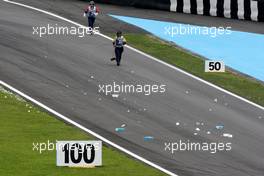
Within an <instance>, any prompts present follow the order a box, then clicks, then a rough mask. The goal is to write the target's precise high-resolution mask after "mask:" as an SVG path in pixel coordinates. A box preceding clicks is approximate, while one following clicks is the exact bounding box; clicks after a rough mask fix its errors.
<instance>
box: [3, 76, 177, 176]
mask: <svg viewBox="0 0 264 176" xmlns="http://www.w3.org/2000/svg"><path fill="white" fill-rule="evenodd" d="M0 85H2V86H3V87H5V88H7V89H9V90H11V91H12V92H15V93H16V94H18V95H20V96H21V97H23V98H25V99H27V100H29V101H30V102H32V103H34V104H36V105H38V106H39V107H41V108H43V109H45V110H46V111H48V112H50V113H52V114H54V115H55V116H57V117H59V118H61V119H62V120H64V121H65V122H68V123H70V124H72V125H74V126H76V127H78V128H79V129H81V130H83V131H85V132H87V133H89V134H91V135H93V136H94V137H96V138H98V139H99V140H102V141H103V142H105V143H107V144H109V145H111V146H112V147H114V148H117V149H118V150H120V151H122V152H124V153H126V154H128V155H130V156H132V157H134V158H136V159H138V160H139V161H142V162H144V163H146V164H148V165H149V166H152V167H154V168H156V169H158V170H160V171H162V172H164V173H166V174H168V175H170V176H178V175H176V174H174V173H172V172H171V171H168V170H166V169H164V168H162V167H160V166H158V165H157V164H154V163H152V162H151V161H149V160H147V159H145V158H143V157H141V156H139V155H137V154H135V153H133V152H131V151H129V150H127V149H125V148H123V147H121V146H119V145H117V144H115V143H113V142H111V141H110V140H108V139H106V138H104V137H103V136H101V135H99V134H97V133H95V132H93V131H91V130H89V129H87V128H86V127H84V126H82V125H80V124H79V123H76V122H75V121H73V120H71V119H70V118H68V117H66V116H64V115H62V114H60V113H58V112H57V111H55V110H53V109H51V108H49V107H48V106H46V105H44V104H42V103H40V102H39V101H37V100H35V99H34V98H32V97H30V96H28V95H26V94H24V93H23V92H21V91H19V90H17V89H16V88H14V87H12V86H11V85H9V84H7V83H5V82H3V81H1V80H0Z"/></svg>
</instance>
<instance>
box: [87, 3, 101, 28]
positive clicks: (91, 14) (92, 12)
mask: <svg viewBox="0 0 264 176" xmlns="http://www.w3.org/2000/svg"><path fill="white" fill-rule="evenodd" d="M98 13H99V9H98V7H97V6H95V3H94V1H90V3H89V6H88V7H87V8H86V9H85V10H84V16H86V17H87V18H88V27H89V30H93V28H94V23H95V18H96V16H97V15H98Z"/></svg>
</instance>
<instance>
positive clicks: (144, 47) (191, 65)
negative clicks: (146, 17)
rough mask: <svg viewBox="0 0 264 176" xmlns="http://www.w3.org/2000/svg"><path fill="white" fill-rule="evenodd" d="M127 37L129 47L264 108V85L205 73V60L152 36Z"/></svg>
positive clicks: (237, 76)
mask: <svg viewBox="0 0 264 176" xmlns="http://www.w3.org/2000/svg"><path fill="white" fill-rule="evenodd" d="M125 37H126V39H127V41H128V43H129V45H131V46H133V47H135V48H137V49H139V50H141V51H143V52H145V53H148V54H150V55H152V56H154V57H156V58H158V59H160V60H163V61H165V62H167V63H169V64H171V65H175V66H177V67H179V68H181V69H183V70H185V71H187V72H189V73H191V74H193V75H196V76H198V77H200V78H202V79H204V80H207V81H209V82H211V83H213V84H215V85H218V86H219V87H222V88H224V89H226V90H229V91H230V92H233V93H235V94H237V95H240V96H242V97H244V98H246V99H248V100H251V101H253V102H255V103H257V104H260V105H262V106H264V85H263V84H262V83H260V82H258V81H256V80H253V79H251V78H248V77H246V76H243V75H239V74H236V73H233V72H231V71H227V72H225V73H205V72H204V60H203V59H202V58H200V57H198V56H194V55H192V54H190V53H188V52H186V51H183V50H182V49H179V48H177V47H175V46H174V45H171V44H169V43H166V42H163V41H161V40H159V39H157V38H155V37H153V36H151V35H147V34H127V35H125ZM252 54H254V53H252Z"/></svg>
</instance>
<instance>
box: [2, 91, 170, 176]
mask: <svg viewBox="0 0 264 176" xmlns="http://www.w3.org/2000/svg"><path fill="white" fill-rule="evenodd" d="M89 139H92V137H90V136H88V135H87V134H86V133H84V132H83V131H80V130H79V129H77V128H75V127H73V126H70V125H67V124H65V123H63V122H62V121H60V120H58V119H56V118H54V117H52V116H50V115H49V114H47V113H45V112H42V111H41V110H40V109H38V108H37V107H34V106H33V105H31V104H29V103H27V102H23V101H18V99H17V98H16V97H15V96H14V95H10V94H7V93H3V92H2V91H1V90H0V163H1V164H0V175H3V176H11V175H12V176H13V175H14V176H15V175H20V176H31V175H32V176H36V175H38V176H42V175H43V176H47V175H49V176H55V175H57V176H67V175H69V176H73V175H78V176H84V175H85V176H87V175H92V176H105V175H111V176H124V175H126V176H161V175H165V174H163V173H161V172H159V171H158V170H155V169H153V168H151V167H149V166H147V165H145V164H143V163H141V162H139V161H137V160H134V159H132V158H130V157H128V156H126V155H125V154H123V153H121V152H119V151H116V150H114V149H112V148H110V147H105V146H104V147H103V166H102V167H97V168H91V169H77V168H69V167H56V152H55V151H46V152H44V153H42V154H40V153H39V152H38V151H36V150H35V151H33V142H34V143H37V142H47V141H48V140H49V141H51V142H55V141H56V140H89Z"/></svg>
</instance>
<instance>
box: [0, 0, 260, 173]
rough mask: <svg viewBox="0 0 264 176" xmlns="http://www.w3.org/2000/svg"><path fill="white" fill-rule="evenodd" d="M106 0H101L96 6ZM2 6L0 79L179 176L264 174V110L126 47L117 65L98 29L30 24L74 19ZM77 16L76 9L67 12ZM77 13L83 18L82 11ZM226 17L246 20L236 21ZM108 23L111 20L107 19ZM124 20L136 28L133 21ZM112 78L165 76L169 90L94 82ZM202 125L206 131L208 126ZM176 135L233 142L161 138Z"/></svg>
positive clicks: (156, 79) (143, 80) (146, 80)
mask: <svg viewBox="0 0 264 176" xmlns="http://www.w3.org/2000/svg"><path fill="white" fill-rule="evenodd" d="M27 2H28V3H27V4H30V3H34V2H33V1H27ZM48 2H50V3H48ZM54 2H56V3H58V2H59V1H54ZM43 4H45V5H43ZM43 4H42V1H41V2H39V1H38V2H36V4H35V5H34V6H36V7H38V8H41V9H47V10H49V11H52V8H53V7H51V6H54V4H52V3H51V1H47V2H46V3H43ZM31 5H33V4H31ZM48 6H49V7H48ZM79 6H82V2H80V3H78V4H76V6H73V7H72V10H71V12H69V11H67V7H68V6H67V3H65V8H63V5H62V4H61V6H60V8H61V9H65V11H66V12H64V11H61V12H60V15H62V16H65V17H67V16H70V15H71V14H74V13H77V10H76V9H78V8H79ZM104 7H107V6H103V7H102V10H104ZM68 8H69V7H68ZM107 8H108V7H107ZM110 8H116V7H114V6H109V9H110ZM0 9H1V10H0V51H1V55H0V80H3V81H5V82H6V83H8V84H10V85H12V86H14V87H15V88H17V89H19V90H21V91H22V92H24V93H26V94H28V95H30V96H31V97H33V98H35V99H36V100H39V101H40V102H42V103H44V104H45V105H47V106H49V107H51V108H53V109H55V110H57V111H58V112H59V113H61V114H63V115H65V116H68V117H70V118H71V119H73V120H74V121H76V122H79V123H81V124H82V125H84V126H85V127H87V128H89V129H91V130H93V131H95V132H97V133H98V134H100V135H102V136H104V137H105V138H108V139H110V140H111V141H113V142H115V143H117V144H119V145H121V146H123V147H125V148H127V149H128V150H131V151H133V152H134V153H136V154H139V155H140V156H142V157H144V158H146V159H148V160H150V161H152V162H154V163H156V164H158V165H160V166H162V167H164V168H166V169H168V170H170V171H172V172H174V173H176V174H178V175H180V176H248V175H250V176H263V175H264V143H263V141H264V128H263V127H264V118H262V119H260V118H259V117H264V112H263V110H261V109H259V108H256V107H254V106H252V105H250V104H247V103H245V102H243V101H241V100H239V99H237V98H234V97H232V96H230V95H228V94H226V93H223V92H221V91H219V90H216V89H215V88H212V87H210V86H208V85H206V84H204V83H201V82H199V81H197V80H195V79H193V78H190V77H188V76H186V75H184V74H182V73H180V72H178V71H176V70H173V69H171V68H168V67H166V66H164V65H162V64H160V63H157V62H155V61H152V60H150V59H148V58H147V57H145V56H142V55H140V54H138V53H136V52H134V51H131V50H129V49H126V51H125V54H124V60H123V62H122V66H121V67H119V68H117V67H116V66H115V65H114V64H113V63H111V62H110V61H109V58H110V57H111V55H112V50H113V48H112V46H111V41H109V40H106V39H105V38H102V37H100V36H97V35H94V36H87V37H85V38H78V37H73V36H46V37H43V38H39V37H38V36H36V35H33V34H32V32H33V30H32V27H33V26H41V25H44V26H46V25H47V24H48V23H49V24H53V25H55V24H58V25H62V26H66V25H67V26H72V25H71V24H69V23H66V22H63V21H61V20H59V19H57V18H54V17H51V16H48V15H45V14H42V13H39V12H36V11H32V10H29V9H25V8H22V7H18V6H15V5H11V4H7V3H5V2H2V1H0ZM116 10H117V11H119V10H120V13H122V11H126V10H122V8H118V9H116ZM133 10H135V12H134V13H137V11H139V10H138V9H133ZM133 10H132V9H131V11H133ZM52 12H53V11H52ZM64 13H65V15H64ZM131 13H132V12H131ZM162 13H165V12H162ZM17 14H19V15H17ZM80 14H81V13H80ZM75 18H78V17H77V16H76V15H75V16H72V17H71V19H73V20H74V19H75ZM101 18H102V17H101ZM186 18H187V17H186ZM99 19H100V18H99ZM217 19H218V18H217ZM105 20H106V19H105ZM76 21H78V22H79V21H81V22H84V19H79V20H76ZM106 21H107V20H106ZM216 21H217V20H216ZM99 22H100V20H99ZM109 23H110V22H109ZM232 23H234V25H237V26H240V27H241V28H246V25H245V26H243V27H242V25H241V24H240V23H241V22H240V21H238V22H232ZM248 23H250V22H245V24H248ZM252 24H253V23H252ZM119 25H121V23H119ZM254 25H256V26H258V25H259V24H257V23H254ZM108 27H109V28H112V27H113V24H112V25H111V26H108ZM115 27H116V26H115ZM124 28H126V29H127V30H128V31H129V30H131V31H134V30H138V29H135V28H134V27H131V26H124ZM249 28H251V27H249ZM254 29H255V30H257V27H255V28H254ZM111 30H113V31H114V30H115V29H113V28H112V29H111ZM249 30H251V29H249ZM252 30H253V28H252ZM105 32H111V31H110V29H109V31H107V30H106V31H105ZM138 32H143V31H140V30H139V31H138ZM113 81H116V82H118V83H121V82H124V83H125V84H165V85H167V87H166V88H167V90H166V92H165V93H164V94H155V95H150V96H145V95H142V94H121V95H120V96H119V97H118V98H113V97H112V96H106V95H103V94H102V93H99V92H98V85H99V84H107V83H109V84H112V83H113ZM216 98H217V102H215V101H214V99H216ZM128 110H129V112H128ZM176 122H180V126H176ZM196 122H203V123H204V125H200V126H199V128H200V129H201V131H199V132H198V135H197V136H196V135H194V133H195V132H196V131H195V128H197V127H198V126H196ZM219 122H221V123H223V124H224V125H225V128H224V130H222V131H220V132H219V131H217V130H215V125H216V124H217V123H219ZM18 123H19V122H18ZM122 124H126V125H127V127H126V130H125V132H123V133H116V132H115V128H116V127H120V126H121V125H122ZM208 130H209V131H211V134H207V133H206V132H207V131H208ZM224 132H225V133H231V134H233V138H224V137H223V136H221V134H222V133H224ZM146 135H150V136H153V137H154V140H153V141H149V142H145V141H144V140H143V137H144V136H146ZM179 140H184V141H187V140H190V141H192V142H200V143H202V142H207V143H212V142H231V143H232V150H231V151H229V152H226V151H220V152H217V153H215V154H211V153H209V152H198V151H193V152H189V151H177V152H175V153H174V154H171V153H169V152H168V151H164V147H165V145H164V143H165V142H179Z"/></svg>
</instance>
